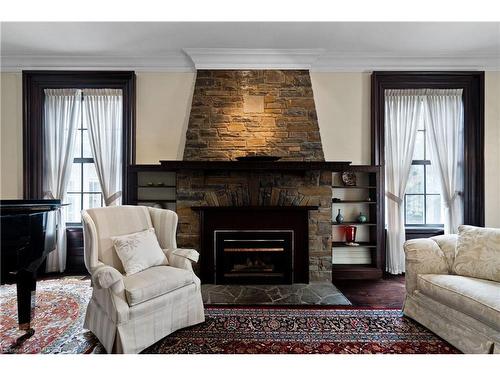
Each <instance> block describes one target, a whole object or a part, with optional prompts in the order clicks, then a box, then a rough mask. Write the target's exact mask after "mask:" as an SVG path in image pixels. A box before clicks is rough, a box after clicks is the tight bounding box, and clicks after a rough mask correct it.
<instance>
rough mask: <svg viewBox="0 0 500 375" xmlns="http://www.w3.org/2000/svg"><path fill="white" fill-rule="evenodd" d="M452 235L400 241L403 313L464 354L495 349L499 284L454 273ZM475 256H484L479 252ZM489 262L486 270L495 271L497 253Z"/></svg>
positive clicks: (499, 261) (499, 268)
mask: <svg viewBox="0 0 500 375" xmlns="http://www.w3.org/2000/svg"><path fill="white" fill-rule="evenodd" d="M463 227H466V226H463ZM470 228H472V227H470ZM457 238H458V237H457V235H443V236H436V237H431V238H426V239H417V240H410V241H407V242H406V243H405V245H404V249H405V253H406V300H405V304H404V308H403V312H404V314H405V315H406V316H408V317H410V318H412V319H414V320H416V321H417V322H419V323H420V324H422V325H424V326H425V327H427V328H428V329H429V330H431V331H433V332H434V333H436V334H437V335H439V336H440V337H442V338H443V339H444V340H446V341H448V342H449V343H450V344H452V345H454V346H455V347H456V348H458V349H459V350H461V351H462V352H464V353H500V283H499V282H497V281H492V280H487V279H484V278H479V277H471V276H463V275H457V274H456V271H457V269H458V268H457V265H456V262H455V257H456V244H457ZM490 245H491V243H490ZM497 246H498V243H496V244H495V245H494V247H495V248H496V247H497ZM497 250H498V249H497ZM495 251H496V250H495ZM490 254H491V252H490ZM490 257H491V256H490ZM479 258H483V260H485V259H484V254H482V255H481V254H480V255H479V256H478V259H479ZM489 262H490V263H489V266H488V268H489V269H490V274H491V273H496V275H498V273H497V272H500V257H496V256H495V257H494V258H493V259H492V260H491V259H490V260H489ZM491 262H493V264H491ZM495 262H496V263H495ZM477 272H478V273H481V272H479V271H477Z"/></svg>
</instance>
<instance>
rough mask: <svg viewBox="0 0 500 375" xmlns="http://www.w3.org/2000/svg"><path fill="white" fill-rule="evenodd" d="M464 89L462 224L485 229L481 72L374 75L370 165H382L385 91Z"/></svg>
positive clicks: (383, 73) (482, 81)
mask: <svg viewBox="0 0 500 375" xmlns="http://www.w3.org/2000/svg"><path fill="white" fill-rule="evenodd" d="M419 88H435V89H459V88H461V89H463V101H464V224H469V225H476V226H484V72H475V71H474V72H467V71H465V72H463V71H457V72H439V71H437V72H404V71H400V72H396V71H386V72H373V73H372V88H371V90H372V95H371V97H372V101H371V106H372V108H371V109H372V111H371V112H372V118H371V123H372V163H373V164H375V165H378V164H380V165H384V161H385V148H384V90H386V89H419Z"/></svg>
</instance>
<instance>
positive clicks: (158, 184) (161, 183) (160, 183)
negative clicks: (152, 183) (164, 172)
mask: <svg viewBox="0 0 500 375" xmlns="http://www.w3.org/2000/svg"><path fill="white" fill-rule="evenodd" d="M156 186H165V183H164V182H158V183H157V184H156Z"/></svg>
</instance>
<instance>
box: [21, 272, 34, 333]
mask: <svg viewBox="0 0 500 375" xmlns="http://www.w3.org/2000/svg"><path fill="white" fill-rule="evenodd" d="M35 298H36V273H35V272H29V271H25V270H20V271H19V272H18V273H17V312H18V313H17V316H18V322H19V329H20V330H23V331H27V330H29V329H30V323H31V318H32V316H33V314H34V313H35Z"/></svg>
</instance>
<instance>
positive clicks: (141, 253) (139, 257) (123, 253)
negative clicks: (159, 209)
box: [111, 228, 168, 276]
mask: <svg viewBox="0 0 500 375" xmlns="http://www.w3.org/2000/svg"><path fill="white" fill-rule="evenodd" d="M111 240H112V241H113V245H114V247H115V251H116V254H117V255H118V258H120V260H121V262H122V264H123V269H124V270H125V273H126V275H127V276H130V275H133V274H134V273H137V272H141V271H143V270H145V269H146V268H149V267H153V266H161V265H168V260H167V257H166V256H165V254H164V253H163V251H162V250H161V248H160V244H159V243H158V239H157V238H156V235H155V230H154V228H149V229H146V230H145V231H142V232H137V233H132V234H126V235H124V236H116V237H111Z"/></svg>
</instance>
